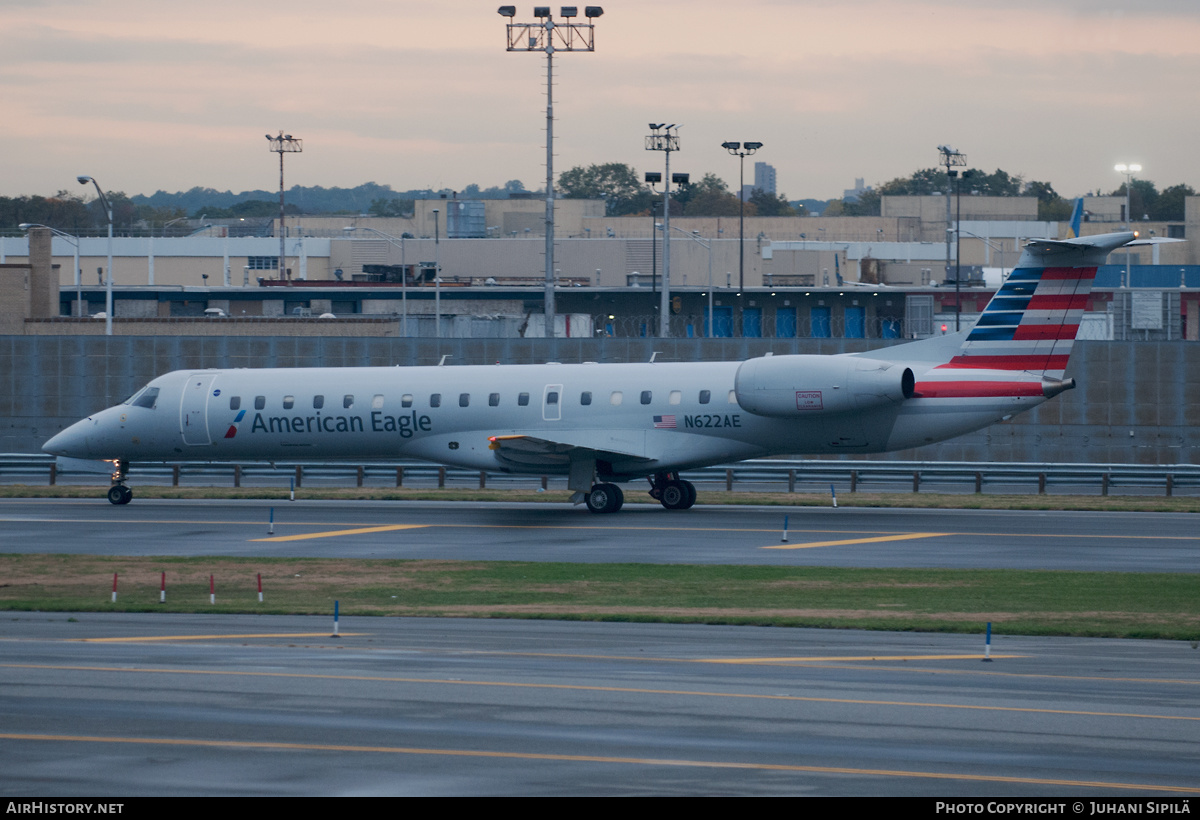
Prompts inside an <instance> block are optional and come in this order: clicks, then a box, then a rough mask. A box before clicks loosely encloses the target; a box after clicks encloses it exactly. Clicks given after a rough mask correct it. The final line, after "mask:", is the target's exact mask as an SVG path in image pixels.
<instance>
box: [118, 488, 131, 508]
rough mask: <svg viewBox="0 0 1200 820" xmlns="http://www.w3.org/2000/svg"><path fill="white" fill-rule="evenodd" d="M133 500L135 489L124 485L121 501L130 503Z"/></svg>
mask: <svg viewBox="0 0 1200 820" xmlns="http://www.w3.org/2000/svg"><path fill="white" fill-rule="evenodd" d="M132 500H133V490H131V489H129V488H128V487H125V486H122V487H121V503H122V504H128V503H129V502H130V501H132Z"/></svg>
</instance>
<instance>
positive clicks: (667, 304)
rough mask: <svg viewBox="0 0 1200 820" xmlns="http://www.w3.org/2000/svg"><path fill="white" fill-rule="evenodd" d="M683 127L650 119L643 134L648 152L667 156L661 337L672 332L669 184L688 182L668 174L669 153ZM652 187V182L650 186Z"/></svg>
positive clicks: (659, 327) (660, 308) (676, 145)
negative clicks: (646, 130)
mask: <svg viewBox="0 0 1200 820" xmlns="http://www.w3.org/2000/svg"><path fill="white" fill-rule="evenodd" d="M682 127H683V126H681V125H676V124H675V123H671V124H670V125H667V124H666V123H661V122H660V123H653V122H652V123H650V124H649V128H650V135H649V136H647V137H646V150H647V151H662V152H663V153H664V154H666V157H667V162H666V170H665V173H664V174H663V232H662V234H663V275H662V289H661V291H660V296H661V298H662V301H661V303H660V304H659V309H658V335H659V337H660V338H663V339H665V338H667V337H668V336H670V335H671V183H672V182H674V183H677V184H680V185H687V183H688V175H687V174H674V175H672V174H671V152H672V151H678V150H679V129H680V128H682ZM646 181H647V182H650V175H649V174H647V175H646ZM653 187H654V186H653V185H651V188H652V189H653ZM656 229H657V226H656ZM655 240H656V237H654V236H651V237H650V241H651V242H654V241H655Z"/></svg>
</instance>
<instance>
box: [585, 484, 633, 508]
mask: <svg viewBox="0 0 1200 820" xmlns="http://www.w3.org/2000/svg"><path fill="white" fill-rule="evenodd" d="M624 503H625V494H624V493H623V492H621V488H620V487H618V486H617V485H616V484H597V485H596V486H595V487H592V491H591V492H589V493H588V494H587V508H588V509H589V510H591V511H592V512H594V513H615V512H616V511H617V510H619V509H621V506H622V505H623V504H624Z"/></svg>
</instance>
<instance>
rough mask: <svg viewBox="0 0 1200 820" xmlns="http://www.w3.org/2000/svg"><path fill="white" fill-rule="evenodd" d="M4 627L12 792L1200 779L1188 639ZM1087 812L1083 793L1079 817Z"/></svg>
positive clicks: (639, 629) (1173, 799)
mask: <svg viewBox="0 0 1200 820" xmlns="http://www.w3.org/2000/svg"><path fill="white" fill-rule="evenodd" d="M331 631H332V622H331V619H328V618H312V617H309V618H302V617H282V616H281V617H273V616H213V615H153V614H150V615H146V614H116V613H103V614H95V613H84V614H79V615H77V616H75V617H74V618H69V616H68V615H66V614H43V613H38V614H32V613H31V614H19V615H13V616H10V617H6V618H4V619H3V621H2V622H0V689H2V691H3V693H4V696H3V698H2V699H0V791H2V792H3V794H4V795H5V797H6V798H10V797H13V796H17V795H36V796H37V797H38V798H39V799H46V798H50V797H55V798H62V797H71V796H85V795H86V796H97V797H105V796H136V795H181V794H186V795H192V794H195V795H309V794H313V795H485V794H486V795H565V794H569V795H641V794H653V795H675V794H730V795H734V794H736V795H783V794H787V795H814V796H828V795H864V796H880V795H924V796H927V797H936V798H938V799H942V798H952V799H960V798H964V797H974V798H978V797H981V796H988V797H991V798H1002V799H1005V798H1022V797H1036V798H1051V797H1078V798H1082V799H1086V800H1089V801H1091V800H1095V801H1115V800H1118V799H1121V800H1136V801H1140V802H1142V803H1144V802H1145V801H1147V800H1152V801H1156V802H1167V803H1169V804H1170V805H1173V806H1176V807H1179V806H1181V805H1183V804H1184V801H1185V800H1187V799H1190V800H1191V802H1193V803H1194V802H1195V801H1196V797H1197V796H1200V781H1197V777H1196V773H1197V772H1198V771H1200V731H1198V730H1197V729H1198V727H1200V698H1197V694H1198V693H1200V676H1198V675H1197V671H1198V669H1200V651H1198V650H1195V649H1193V648H1191V647H1190V646H1189V645H1188V644H1187V643H1185V642H1161V641H1159V642H1156V641H1115V640H1097V639H1061V638H1059V639H1053V638H1027V637H1006V638H999V639H997V640H996V642H995V643H994V645H993V647H992V661H991V662H990V663H985V662H983V661H982V650H983V646H982V640H981V637H980V636H978V635H920V634H898V635H897V634H890V633H883V632H855V631H843V630H837V631H832V630H831V631H822V630H804V629H769V628H755V627H714V626H700V625H666V624H601V623H565V622H564V623H559V622H543V621H483V620H479V621H476V620H467V619H463V620H438V619H399V618H344V619H342V621H341V623H340V624H339V631H340V634H341V637H340V638H339V639H336V640H335V639H333V638H331V637H330V633H331ZM1083 805H1084V806H1085V810H1084V813H1088V810H1087V809H1086V806H1087V805H1088V804H1087V803H1084V804H1083Z"/></svg>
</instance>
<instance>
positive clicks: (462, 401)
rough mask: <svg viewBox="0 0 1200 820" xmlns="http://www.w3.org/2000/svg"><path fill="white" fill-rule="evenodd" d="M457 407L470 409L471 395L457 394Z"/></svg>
mask: <svg viewBox="0 0 1200 820" xmlns="http://www.w3.org/2000/svg"><path fill="white" fill-rule="evenodd" d="M458 406H459V407H470V406H471V394H470V393H459V394H458Z"/></svg>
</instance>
